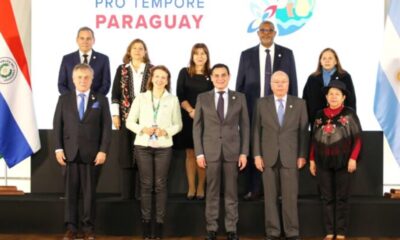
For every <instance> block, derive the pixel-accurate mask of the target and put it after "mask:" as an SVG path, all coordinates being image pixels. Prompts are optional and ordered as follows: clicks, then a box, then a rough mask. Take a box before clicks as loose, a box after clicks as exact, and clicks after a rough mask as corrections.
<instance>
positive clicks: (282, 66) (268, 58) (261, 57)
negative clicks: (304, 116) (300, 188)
mask: <svg viewBox="0 0 400 240" xmlns="http://www.w3.org/2000/svg"><path fill="white" fill-rule="evenodd" d="M257 34H258V37H259V39H260V44H258V45H256V46H254V47H251V48H249V49H247V50H245V51H243V52H242V53H241V56H240V62H239V69H238V74H237V79H236V91H238V92H242V93H244V94H245V95H246V100H247V106H248V110H249V116H250V119H252V114H253V109H254V108H255V105H256V101H257V99H258V98H261V97H264V96H268V95H271V94H272V91H271V87H270V86H271V85H270V82H271V75H272V74H273V73H274V72H276V71H278V70H280V71H283V72H285V73H286V74H287V75H288V76H289V83H290V84H289V89H288V94H290V95H293V96H297V76H296V65H295V61H294V56H293V52H292V50H290V49H289V48H286V47H283V46H281V45H278V44H275V43H274V39H275V36H276V30H275V26H274V24H273V23H272V22H271V21H263V22H262V23H261V24H260V26H259V29H258V31H257ZM247 177H248V185H247V193H246V194H245V195H244V197H243V199H244V200H248V201H251V200H256V199H259V198H260V196H261V193H262V190H261V189H262V187H261V177H260V173H259V172H258V171H257V170H256V168H255V165H254V163H253V161H252V160H250V159H249V167H248V170H247Z"/></svg>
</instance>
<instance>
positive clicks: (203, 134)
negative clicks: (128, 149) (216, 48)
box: [193, 64, 250, 240]
mask: <svg viewBox="0 0 400 240" xmlns="http://www.w3.org/2000/svg"><path fill="white" fill-rule="evenodd" d="M229 79H230V75H229V69H228V67H227V66H226V65H224V64H216V65H214V66H213V67H212V69H211V81H212V82H213V84H214V87H215V89H213V90H211V91H209V92H205V93H202V94H200V95H199V96H198V97H197V104H196V111H195V117H194V120H193V140H194V149H195V154H196V156H197V164H198V165H199V166H200V167H201V168H205V169H206V179H207V192H206V214H205V215H206V227H207V237H206V240H215V239H216V235H217V231H218V222H217V221H218V214H219V198H220V185H221V178H223V183H224V198H225V199H224V200H225V230H226V232H227V236H228V238H227V239H228V240H237V239H239V238H238V236H237V233H236V225H237V222H238V219H239V217H238V192H237V177H238V172H239V170H243V169H244V168H245V167H246V164H247V155H248V153H249V139H250V126H249V117H248V112H247V104H246V98H245V96H244V94H242V93H239V92H235V91H231V90H229V89H228V83H229ZM221 169H222V176H221Z"/></svg>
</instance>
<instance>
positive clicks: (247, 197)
mask: <svg viewBox="0 0 400 240" xmlns="http://www.w3.org/2000/svg"><path fill="white" fill-rule="evenodd" d="M260 197H261V194H260V193H257V192H248V193H246V194H245V195H244V196H243V200H245V201H255V200H258V199H260Z"/></svg>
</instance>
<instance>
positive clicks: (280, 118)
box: [277, 99, 285, 126]
mask: <svg viewBox="0 0 400 240" xmlns="http://www.w3.org/2000/svg"><path fill="white" fill-rule="evenodd" d="M278 102H279V106H278V112H277V113H278V121H279V125H280V126H282V123H283V116H284V115H285V109H284V107H283V99H278Z"/></svg>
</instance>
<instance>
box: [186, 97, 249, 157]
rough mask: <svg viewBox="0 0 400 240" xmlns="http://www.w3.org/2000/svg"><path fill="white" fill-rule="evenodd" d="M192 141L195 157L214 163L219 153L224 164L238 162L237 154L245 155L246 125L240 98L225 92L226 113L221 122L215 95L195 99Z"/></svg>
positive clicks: (247, 138) (247, 125) (244, 112)
mask: <svg viewBox="0 0 400 240" xmlns="http://www.w3.org/2000/svg"><path fill="white" fill-rule="evenodd" d="M193 141H194V149H195V153H196V156H198V155H200V154H204V156H205V159H206V161H208V162H210V161H218V160H219V158H220V156H221V152H223V155H224V158H225V160H226V161H238V160H239V155H240V154H245V155H248V154H249V141H250V125H249V118H248V111H247V105H246V98H245V96H244V94H242V93H238V92H235V91H231V90H229V91H228V110H227V113H226V116H225V118H224V121H223V122H221V121H220V119H219V117H218V113H217V110H216V108H215V91H214V90H211V91H208V92H205V93H201V94H199V95H198V97H197V103H196V111H195V117H194V120H193Z"/></svg>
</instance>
